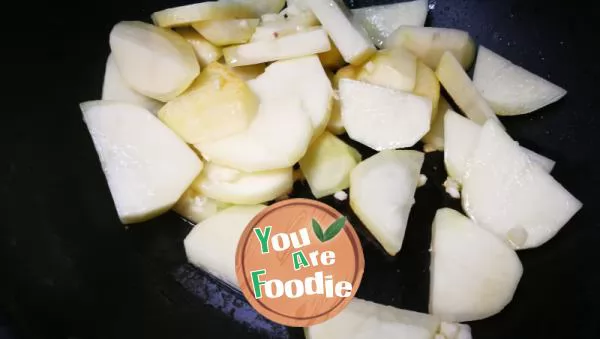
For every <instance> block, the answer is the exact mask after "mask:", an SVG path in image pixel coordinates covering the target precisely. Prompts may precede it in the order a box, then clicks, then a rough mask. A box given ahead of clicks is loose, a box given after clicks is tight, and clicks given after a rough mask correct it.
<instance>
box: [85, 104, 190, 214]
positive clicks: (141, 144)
mask: <svg viewBox="0 0 600 339" xmlns="http://www.w3.org/2000/svg"><path fill="white" fill-rule="evenodd" d="M80 106H81V111H82V112H83V119H84V121H85V123H86V126H87V128H88V130H89V133H90V135H91V137H92V140H93V142H94V147H95V148H96V152H97V153H98V156H99V158H100V163H101V164H102V170H103V171H104V174H105V176H106V180H107V182H108V187H109V189H110V193H111V195H112V198H113V200H114V203H115V207H116V209H117V213H118V214H119V218H120V219H121V221H122V222H123V223H124V224H131V223H136V222H141V221H145V220H148V219H151V218H153V217H155V216H157V215H159V214H161V213H163V212H165V211H167V210H169V209H170V208H171V207H172V206H173V205H174V204H175V203H176V202H177V200H178V199H179V197H180V196H181V195H182V194H183V192H184V191H185V190H186V189H187V187H188V186H189V185H190V183H191V182H192V181H193V180H194V178H195V177H196V176H197V175H198V174H199V173H200V171H201V170H202V161H200V159H199V158H198V157H197V156H196V154H194V152H193V151H192V150H191V149H190V148H189V147H188V146H187V145H186V144H185V143H184V142H183V140H181V139H180V138H179V137H178V136H177V135H176V134H175V133H174V132H173V131H171V130H170V129H168V128H167V127H166V126H165V125H163V124H162V123H161V122H160V121H159V120H158V119H157V118H156V117H155V116H154V115H153V114H152V113H150V112H148V111H147V110H146V109H144V108H141V107H139V106H136V105H133V104H129V103H122V102H116V101H88V102H84V103H82V104H81V105H80Z"/></svg>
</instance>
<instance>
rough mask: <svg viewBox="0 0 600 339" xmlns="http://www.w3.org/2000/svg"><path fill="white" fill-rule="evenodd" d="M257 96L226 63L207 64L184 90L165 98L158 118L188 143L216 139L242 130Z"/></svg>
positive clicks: (249, 118)
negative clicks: (168, 98) (167, 99)
mask: <svg viewBox="0 0 600 339" xmlns="http://www.w3.org/2000/svg"><path fill="white" fill-rule="evenodd" d="M258 106H259V100H258V98H257V97H256V95H255V94H254V93H253V92H252V90H251V89H250V88H249V87H248V86H247V85H246V83H245V82H244V81H243V80H242V79H241V78H239V77H238V76H237V75H236V74H234V73H233V72H232V71H231V70H230V69H229V68H228V67H227V66H225V65H222V64H220V63H218V62H213V63H211V64H210V65H208V66H207V67H206V68H205V69H204V70H203V71H202V73H201V74H200V76H199V77H198V79H196V81H195V82H194V84H193V85H192V86H191V87H190V89H189V90H188V91H187V92H185V93H184V94H182V95H180V96H179V97H177V98H176V99H174V100H172V101H170V102H168V103H167V104H166V105H165V106H163V108H161V110H160V111H159V112H158V116H159V118H160V119H161V120H162V121H163V122H164V123H165V124H166V125H167V126H169V127H170V128H171V129H173V130H174V131H175V132H177V134H179V135H180V136H181V137H182V138H183V139H185V141H186V142H188V143H199V142H208V141H213V140H218V139H221V138H224V137H227V136H230V135H233V134H235V133H239V132H242V131H244V130H246V128H247V127H248V126H249V125H250V122H251V121H252V119H253V118H254V116H255V114H256V111H257V110H258Z"/></svg>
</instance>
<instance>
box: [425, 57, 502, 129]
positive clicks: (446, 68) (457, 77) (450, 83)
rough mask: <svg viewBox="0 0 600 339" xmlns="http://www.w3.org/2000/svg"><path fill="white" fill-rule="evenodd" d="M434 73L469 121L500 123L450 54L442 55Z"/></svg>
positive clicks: (480, 123)
mask: <svg viewBox="0 0 600 339" xmlns="http://www.w3.org/2000/svg"><path fill="white" fill-rule="evenodd" d="M435 73H436V75H437V77H438V79H439V80H440V83H441V84H442V85H443V86H444V88H445V89H446V91H447V92H448V94H450V96H451V97H452V99H454V102H455V103H456V104H457V105H458V107H460V109H461V110H462V111H463V112H464V113H465V115H466V116H467V117H469V119H471V120H473V121H475V122H476V123H478V124H479V125H483V124H484V123H485V122H486V121H487V120H488V119H490V120H493V121H494V122H496V123H498V124H499V123H500V120H498V117H497V116H496V113H494V111H493V110H492V109H491V107H490V105H488V103H487V102H486V101H485V99H484V98H483V97H482V96H481V93H479V91H478V90H477V88H475V85H473V82H472V81H471V79H470V78H469V75H468V74H467V73H466V72H465V70H464V69H463V68H462V67H461V65H460V64H459V63H458V61H457V60H456V58H455V57H454V56H453V55H452V54H451V53H449V52H446V53H444V55H443V56H442V59H441V60H440V64H439V66H438V68H437V70H436V71H435Z"/></svg>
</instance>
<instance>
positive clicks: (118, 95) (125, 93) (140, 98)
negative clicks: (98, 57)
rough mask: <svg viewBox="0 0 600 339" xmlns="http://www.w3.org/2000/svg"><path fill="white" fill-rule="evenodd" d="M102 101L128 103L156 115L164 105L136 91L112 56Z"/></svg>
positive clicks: (107, 66) (107, 62)
mask: <svg viewBox="0 0 600 339" xmlns="http://www.w3.org/2000/svg"><path fill="white" fill-rule="evenodd" d="M102 100H113V101H121V102H128V103H130V104H134V105H138V106H140V107H143V108H145V109H147V110H148V111H150V112H152V113H153V114H156V112H158V110H159V109H160V107H161V106H162V105H163V104H162V103H161V102H160V101H157V100H154V99H152V98H148V97H147V96H145V95H142V94H140V93H138V92H136V91H134V90H133V89H132V88H131V87H129V85H128V84H127V83H126V82H125V80H123V78H122V77H121V73H120V72H119V68H118V67H117V64H116V63H115V58H114V57H113V56H112V54H111V55H109V56H108V59H107V60H106V70H105V71H104V83H103V85H102Z"/></svg>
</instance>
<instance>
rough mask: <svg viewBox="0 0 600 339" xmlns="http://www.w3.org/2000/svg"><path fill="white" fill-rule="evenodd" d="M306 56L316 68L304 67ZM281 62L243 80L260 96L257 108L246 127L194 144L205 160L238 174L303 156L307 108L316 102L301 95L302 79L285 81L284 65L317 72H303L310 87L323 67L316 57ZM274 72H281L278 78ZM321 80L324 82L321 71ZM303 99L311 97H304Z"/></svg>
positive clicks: (309, 127) (308, 132)
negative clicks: (221, 136)
mask: <svg viewBox="0 0 600 339" xmlns="http://www.w3.org/2000/svg"><path fill="white" fill-rule="evenodd" d="M310 58H313V59H314V60H315V61H314V62H316V63H318V65H319V67H321V69H318V68H316V67H315V68H313V67H310V65H311V64H312V63H313V62H311V60H310ZM281 63H285V64H284V67H279V66H278V63H273V64H271V65H270V66H269V67H268V68H271V71H269V70H268V69H267V70H266V71H265V73H263V74H262V75H260V76H259V77H258V78H256V79H254V80H250V81H248V85H249V86H250V88H251V89H252V90H253V91H254V93H256V95H257V96H258V97H259V99H260V106H259V109H258V112H257V113H256V116H255V117H254V120H252V122H251V124H250V126H249V127H248V129H247V130H245V131H244V132H241V133H237V134H234V135H232V136H229V137H226V138H223V139H219V140H216V141H214V142H206V143H198V144H195V145H194V146H195V147H196V148H197V149H198V150H199V151H200V152H201V153H202V155H203V156H204V157H205V158H206V159H207V160H209V161H212V162H214V163H216V164H219V165H223V166H227V167H232V168H234V169H237V170H240V171H244V172H257V171H267V170H273V169H280V168H286V167H291V166H293V165H294V164H295V163H296V162H298V160H300V158H302V156H304V153H305V152H306V149H307V148H308V145H309V143H310V141H311V139H312V138H313V133H314V125H313V121H312V119H311V118H312V117H313V114H314V112H313V113H311V111H309V109H312V108H314V107H316V106H313V105H315V104H316V103H317V102H319V100H316V99H315V98H311V97H309V96H306V95H312V94H311V93H312V92H310V91H306V92H305V91H301V90H300V89H302V88H306V87H301V86H303V85H301V84H299V83H300V82H302V81H303V80H302V78H298V79H293V81H289V79H288V75H289V74H290V73H288V71H289V67H288V66H285V65H289V66H290V67H291V68H298V67H301V66H302V68H303V69H304V66H307V67H306V70H312V71H315V72H317V75H316V76H315V74H308V73H307V74H303V78H304V79H306V81H307V82H308V84H310V85H313V86H315V88H319V87H318V83H319V82H316V83H315V82H313V81H314V80H315V79H317V78H318V72H324V71H323V70H322V66H320V63H319V61H318V59H317V57H316V56H312V57H307V58H306V59H297V60H289V61H281ZM277 70H280V71H281V72H282V73H281V74H280V76H278V75H277V73H278V72H279V71H277ZM267 72H268V74H267ZM282 79H286V81H282ZM325 80H326V81H327V84H328V85H329V80H328V79H327V76H326V75H325ZM329 86H330V85H329ZM286 88H287V89H286ZM273 93H282V95H274V94H273ZM324 93H325V91H323V89H319V90H318V92H317V93H316V94H315V95H318V96H317V98H318V97H319V96H321V95H323V94H324ZM325 94H326V93H325ZM309 98H310V99H311V101H306V100H309ZM309 102H310V105H309V104H308V103H309Z"/></svg>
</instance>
